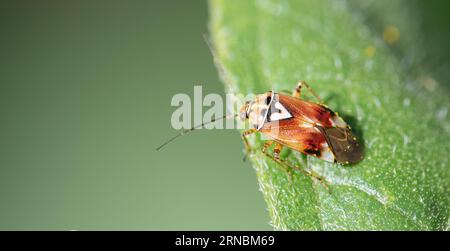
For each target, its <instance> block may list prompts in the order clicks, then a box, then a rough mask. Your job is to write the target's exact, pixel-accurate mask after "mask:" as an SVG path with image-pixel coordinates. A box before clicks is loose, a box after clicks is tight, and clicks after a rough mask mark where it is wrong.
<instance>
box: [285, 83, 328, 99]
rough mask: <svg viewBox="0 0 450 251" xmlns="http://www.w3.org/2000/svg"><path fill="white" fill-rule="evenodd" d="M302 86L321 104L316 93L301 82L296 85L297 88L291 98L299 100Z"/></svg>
mask: <svg viewBox="0 0 450 251" xmlns="http://www.w3.org/2000/svg"><path fill="white" fill-rule="evenodd" d="M303 86H306V88H308V90H309V91H310V92H311V93H312V95H314V97H315V98H316V99H317V100H318V101H319V103H323V102H322V100H321V99H320V98H319V95H317V93H316V92H315V91H314V90H313V89H312V88H311V87H310V86H309V85H308V83H306V82H305V81H303V80H302V81H300V82H299V83H298V84H297V86H296V87H295V89H294V92H293V93H292V96H294V97H296V98H300V95H301V94H302V87H303Z"/></svg>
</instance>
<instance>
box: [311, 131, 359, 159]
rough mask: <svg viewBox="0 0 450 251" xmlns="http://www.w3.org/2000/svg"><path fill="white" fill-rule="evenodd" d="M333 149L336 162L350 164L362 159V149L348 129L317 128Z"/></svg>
mask: <svg viewBox="0 0 450 251" xmlns="http://www.w3.org/2000/svg"><path fill="white" fill-rule="evenodd" d="M319 129H320V130H321V131H322V133H323V135H324V136H325V139H326V140H327V143H328V145H329V146H331V148H332V149H333V153H334V155H335V158H336V161H337V162H339V163H344V164H351V163H356V162H358V161H360V160H361V159H362V158H363V148H362V146H361V145H360V144H359V143H358V141H357V139H356V137H355V136H354V135H353V133H352V132H351V131H350V129H348V128H346V127H344V128H342V127H327V128H324V127H319Z"/></svg>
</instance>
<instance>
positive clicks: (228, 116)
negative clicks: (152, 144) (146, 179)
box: [156, 114, 239, 151]
mask: <svg viewBox="0 0 450 251" xmlns="http://www.w3.org/2000/svg"><path fill="white" fill-rule="evenodd" d="M238 115H239V114H229V115H225V116H222V117H220V118H217V119H216V118H213V119H212V120H210V121H208V122H204V123H201V124H200V125H196V126H194V127H191V128H189V129H186V130H184V131H182V132H180V133H178V134H177V135H175V136H173V137H172V138H170V139H169V140H167V141H166V142H164V143H163V144H162V145H160V146H159V147H157V148H156V151H159V150H161V149H162V148H163V147H164V146H166V145H167V144H169V143H170V142H172V141H174V140H175V139H177V138H178V137H181V136H183V135H185V134H188V133H190V132H192V131H194V130H196V129H198V128H201V127H203V126H204V125H208V124H211V123H214V122H216V121H218V120H222V119H231V118H234V117H237V116H238Z"/></svg>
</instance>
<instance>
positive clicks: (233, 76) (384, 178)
mask: <svg viewBox="0 0 450 251" xmlns="http://www.w3.org/2000/svg"><path fill="white" fill-rule="evenodd" d="M414 8H415V7H414V2H410V1H392V2H390V1H370V2H368V1H349V2H347V1H326V0H325V1H305V0H304V1H299V0H292V1H287V0H285V1H280V0H276V1H275V0H274V1H269V0H261V1H229V0H226V1H225V0H212V1H210V18H211V20H210V32H211V37H212V38H211V39H212V42H213V47H214V50H215V56H216V63H217V64H218V66H219V68H220V71H221V73H222V74H221V75H222V79H223V81H224V82H225V84H226V87H227V91H228V92H234V93H236V94H243V95H247V94H249V93H254V94H260V93H264V92H266V91H268V90H275V91H281V90H286V89H287V90H291V89H293V88H294V87H295V85H296V83H297V82H298V81H299V80H305V81H307V82H308V83H309V84H310V85H311V86H312V88H313V89H315V91H316V92H318V93H319V96H321V97H322V99H324V100H325V102H326V103H327V105H328V106H329V107H330V108H332V109H333V110H335V111H337V112H339V114H341V116H342V117H343V118H344V119H345V120H346V121H347V122H348V123H349V124H350V125H351V126H352V128H353V130H354V131H355V132H356V134H357V135H359V138H360V140H361V141H362V142H363V143H364V145H365V157H364V160H363V161H362V162H360V163H358V164H356V165H352V166H341V165H338V164H331V163H327V162H324V161H322V160H320V159H317V158H313V157H309V156H308V157H307V156H304V155H302V154H300V153H297V152H294V151H286V152H283V154H282V157H284V158H287V159H288V161H290V162H291V163H293V164H296V165H298V166H300V167H301V168H304V169H307V170H311V171H314V172H316V173H317V174H319V175H320V176H322V177H323V178H324V179H325V180H326V183H327V184H328V186H329V188H330V192H329V191H327V189H325V187H324V186H323V184H321V183H320V182H318V181H317V180H316V179H312V178H310V177H307V176H305V175H303V174H301V173H295V174H294V175H293V180H292V182H290V181H289V179H288V176H287V175H286V173H285V172H284V171H283V170H282V169H281V168H280V166H278V165H277V164H276V163H274V162H273V161H272V160H271V159H269V158H267V157H265V156H264V155H263V154H262V153H261V152H260V151H259V150H258V149H259V148H260V147H261V142H262V140H263V139H262V138H261V135H255V136H250V137H249V140H250V142H251V144H252V146H253V148H254V149H255V150H254V151H253V153H252V154H251V155H250V160H251V163H252V165H253V167H254V168H255V170H256V173H257V177H258V181H259V185H260V189H261V191H262V193H263V196H264V199H265V201H266V203H267V208H268V211H269V214H270V217H271V221H272V222H271V224H272V225H273V226H274V228H275V229H281V230H300V229H314V230H339V229H346V230H357V229H361V230H380V229H383V230H405V229H408V230H414V229H417V230H443V229H446V228H448V222H449V214H450V210H449V204H450V186H449V178H450V171H449V170H450V166H449V164H450V163H449V152H450V147H449V146H450V144H449V140H450V121H449V116H448V115H447V111H448V109H449V106H450V105H449V104H450V102H449V99H448V94H449V93H448V89H447V87H446V86H443V85H445V84H448V83H449V79H438V78H436V76H434V75H433V72H432V71H430V69H432V67H430V65H427V64H426V63H424V61H426V60H424V58H426V55H427V47H426V46H424V45H425V44H426V43H424V42H423V41H424V40H423V39H422V37H421V34H420V29H418V28H417V25H416V24H415V22H416V21H417V20H416V12H415V10H414ZM384 33H386V34H385V35H383V34H384ZM447 75H448V74H447ZM303 93H307V91H304V92H303ZM303 98H311V96H309V95H306V96H303Z"/></svg>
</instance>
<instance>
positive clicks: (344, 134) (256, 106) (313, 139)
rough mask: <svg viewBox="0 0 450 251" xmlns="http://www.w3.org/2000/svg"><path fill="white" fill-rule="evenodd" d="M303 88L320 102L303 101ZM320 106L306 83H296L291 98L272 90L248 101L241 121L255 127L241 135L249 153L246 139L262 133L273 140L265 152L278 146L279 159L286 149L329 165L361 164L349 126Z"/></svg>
mask: <svg viewBox="0 0 450 251" xmlns="http://www.w3.org/2000/svg"><path fill="white" fill-rule="evenodd" d="M303 86H305V87H307V88H308V90H309V91H310V92H311V93H312V94H313V95H314V96H315V97H316V98H317V99H318V100H319V102H320V103H315V102H311V101H307V100H303V99H301V98H300V95H301V90H302V87H303ZM321 103H322V102H321V101H320V98H319V97H318V95H317V94H316V93H315V92H314V91H313V90H312V88H311V87H309V85H308V84H307V83H306V82H305V81H301V82H299V83H298V84H297V87H296V88H295V90H294V93H293V95H292V96H289V95H285V94H280V93H275V92H273V91H269V92H267V93H265V94H261V95H258V96H256V97H255V99H254V100H252V101H247V102H246V103H245V104H244V105H243V106H242V108H241V109H240V118H241V119H242V120H248V121H249V122H250V125H251V126H252V128H251V129H249V130H247V131H245V132H244V133H243V134H242V139H243V140H244V143H245V147H246V150H247V152H249V151H250V150H251V148H250V146H249V143H248V141H247V136H248V135H250V134H253V133H256V132H260V133H263V134H265V135H266V136H268V137H269V138H271V139H272V140H269V141H267V142H266V143H265V144H264V146H263V149H262V150H263V152H264V153H266V150H267V148H269V147H270V146H271V145H273V144H275V147H274V155H273V157H274V159H276V160H279V154H280V152H281V149H282V148H283V147H284V146H286V147H288V148H291V149H293V150H295V151H299V152H302V153H304V154H307V155H311V156H314V157H317V158H320V159H323V160H325V161H328V162H337V163H340V164H351V163H356V162H358V161H360V160H361V159H362V158H363V152H362V150H363V149H362V147H361V145H360V144H359V142H358V140H357V139H356V137H355V136H354V135H353V134H352V132H351V131H350V127H349V126H348V125H347V123H345V121H344V120H343V119H342V118H341V117H339V115H338V114H337V113H335V112H333V111H332V110H331V109H329V108H328V107H327V106H325V105H323V104H321Z"/></svg>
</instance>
